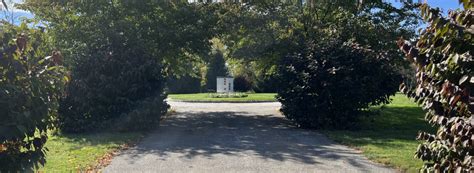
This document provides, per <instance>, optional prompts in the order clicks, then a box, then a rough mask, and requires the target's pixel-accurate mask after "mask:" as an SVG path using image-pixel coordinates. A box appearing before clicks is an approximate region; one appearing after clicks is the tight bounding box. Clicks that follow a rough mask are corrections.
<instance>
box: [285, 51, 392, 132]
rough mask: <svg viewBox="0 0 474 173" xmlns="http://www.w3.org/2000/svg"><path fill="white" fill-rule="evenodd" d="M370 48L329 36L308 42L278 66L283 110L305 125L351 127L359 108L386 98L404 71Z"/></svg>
mask: <svg viewBox="0 0 474 173" xmlns="http://www.w3.org/2000/svg"><path fill="white" fill-rule="evenodd" d="M393 69H394V68H392V67H391V66H390V65H388V62H387V61H386V60H384V59H383V57H381V56H379V54H377V53H375V52H374V51H372V50H369V49H365V48H361V47H359V46H357V45H355V44H343V43H340V42H331V43H326V44H324V45H310V46H308V48H307V49H306V50H303V51H301V53H295V54H293V55H289V56H286V57H285V58H283V61H282V64H281V65H280V67H279V73H278V82H279V91H278V97H277V98H278V100H279V101H280V102H281V103H282V108H281V111H282V113H283V114H284V115H285V116H286V117H287V118H288V119H290V120H292V121H294V122H295V123H296V124H298V125H299V126H300V127H303V128H317V129H327V128H336V129H344V128H350V127H351V125H352V124H353V123H356V122H357V121H358V118H359V117H360V111H361V110H363V109H366V108H368V107H369V106H370V105H377V104H381V103H388V102H389V99H390V96H391V95H394V94H395V93H396V91H397V88H398V85H399V84H400V82H401V77H400V75H399V74H398V73H397V72H396V71H395V70H393Z"/></svg>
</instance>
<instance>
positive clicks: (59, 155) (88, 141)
mask: <svg viewBox="0 0 474 173" xmlns="http://www.w3.org/2000/svg"><path fill="white" fill-rule="evenodd" d="M140 136H142V135H141V134H140V133H113V132H110V133H96V134H68V135H57V136H56V135H51V136H50V138H49V140H48V142H47V143H46V147H47V148H48V149H49V151H48V152H47V155H46V160H47V162H46V165H45V166H44V167H43V168H41V169H39V170H38V171H40V172H78V171H85V170H86V169H87V168H88V167H89V166H94V165H95V164H97V159H99V158H100V157H102V156H104V155H105V154H107V153H109V152H111V151H113V150H116V149H119V148H120V147H121V146H122V145H124V144H126V143H128V142H132V141H136V140H138V139H139V138H140Z"/></svg>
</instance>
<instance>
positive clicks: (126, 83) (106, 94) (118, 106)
mask: <svg viewBox="0 0 474 173" xmlns="http://www.w3.org/2000/svg"><path fill="white" fill-rule="evenodd" d="M120 50H123V51H120ZM91 51H92V50H91ZM142 51H143V50H142ZM114 52H115V53H116V54H109V53H108V52H102V51H94V52H91V53H90V54H88V55H86V56H84V57H82V58H81V59H80V61H77V64H76V66H75V69H74V70H73V71H72V72H71V82H70V84H69V85H68V87H67V89H66V91H67V97H65V98H64V99H63V100H62V101H61V105H60V109H59V119H58V124H59V127H60V128H61V129H62V130H63V131H64V132H82V131H91V130H92V131H93V130H94V129H97V128H104V127H107V126H110V125H111V124H110V123H111V122H114V120H115V119H118V118H120V116H121V115H122V114H129V112H131V111H134V110H136V109H137V108H139V107H140V106H141V105H140V104H141V103H142V102H143V100H144V99H154V98H150V97H155V96H158V97H159V98H161V99H162V100H161V101H162V103H161V104H156V105H157V107H156V109H163V110H165V111H166V110H167V106H165V105H166V103H165V101H164V100H163V99H164V98H166V97H164V96H162V93H163V89H164V85H165V77H164V75H163V72H162V68H161V67H160V63H159V61H158V60H157V59H155V58H152V57H150V56H149V55H147V54H146V53H145V52H140V49H139V48H132V47H131V46H128V47H127V48H117V49H115V51H114ZM137 52H140V53H141V54H140V53H139V54H135V53H137ZM147 115H150V116H151V117H148V116H147ZM161 115H163V114H162V111H158V112H156V113H155V114H143V115H142V116H143V117H142V119H147V118H148V119H149V121H153V120H155V119H159V118H160V116H161ZM135 122H138V121H135ZM143 122H147V121H146V120H145V121H143ZM137 127H146V126H143V125H137Z"/></svg>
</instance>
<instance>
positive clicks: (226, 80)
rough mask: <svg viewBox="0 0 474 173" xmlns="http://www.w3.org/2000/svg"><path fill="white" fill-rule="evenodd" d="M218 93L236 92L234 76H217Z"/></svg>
mask: <svg viewBox="0 0 474 173" xmlns="http://www.w3.org/2000/svg"><path fill="white" fill-rule="evenodd" d="M216 90H217V92H218V93H229V92H234V78H233V77H217V87H216Z"/></svg>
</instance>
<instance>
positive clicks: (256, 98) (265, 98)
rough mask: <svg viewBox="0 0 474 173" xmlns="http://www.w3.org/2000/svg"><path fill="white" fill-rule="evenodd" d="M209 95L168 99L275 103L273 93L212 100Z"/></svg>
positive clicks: (178, 96)
mask: <svg viewBox="0 0 474 173" xmlns="http://www.w3.org/2000/svg"><path fill="white" fill-rule="evenodd" d="M209 94H210V93H197V94H170V95H169V96H168V98H170V99H171V100H176V101H189V102H273V101H277V100H276V98H275V96H276V94H275V93H249V94H248V96H247V97H240V98H212V97H209Z"/></svg>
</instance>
